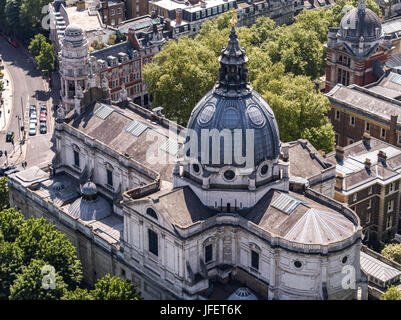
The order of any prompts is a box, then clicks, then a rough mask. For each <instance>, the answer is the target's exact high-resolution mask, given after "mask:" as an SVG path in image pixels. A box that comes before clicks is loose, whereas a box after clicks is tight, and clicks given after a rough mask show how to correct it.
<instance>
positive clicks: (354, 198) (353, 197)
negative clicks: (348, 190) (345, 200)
mask: <svg viewBox="0 0 401 320" xmlns="http://www.w3.org/2000/svg"><path fill="white" fill-rule="evenodd" d="M357 199H358V198H357V194H356V193H354V194H353V195H352V201H353V202H355V201H356V200H357Z"/></svg>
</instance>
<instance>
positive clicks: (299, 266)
mask: <svg viewBox="0 0 401 320" xmlns="http://www.w3.org/2000/svg"><path fill="white" fill-rule="evenodd" d="M294 266H295V268H298V269H299V268H301V267H302V263H301V261H298V260H297V261H295V262H294Z"/></svg>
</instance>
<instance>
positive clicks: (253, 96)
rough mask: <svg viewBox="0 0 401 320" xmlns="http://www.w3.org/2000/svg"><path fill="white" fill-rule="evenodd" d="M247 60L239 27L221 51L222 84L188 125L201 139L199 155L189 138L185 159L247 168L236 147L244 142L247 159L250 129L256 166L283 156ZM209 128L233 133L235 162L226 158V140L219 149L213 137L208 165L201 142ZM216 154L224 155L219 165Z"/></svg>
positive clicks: (273, 121) (270, 114) (275, 128)
mask: <svg viewBox="0 0 401 320" xmlns="http://www.w3.org/2000/svg"><path fill="white" fill-rule="evenodd" d="M247 61H248V58H247V57H246V55H245V49H244V48H242V47H240V46H239V43H238V38H237V35H236V33H235V28H234V27H232V29H231V33H230V39H229V41H228V45H227V47H225V48H223V49H222V50H221V55H220V58H219V62H220V70H219V81H218V82H217V84H216V85H215V87H214V88H213V89H212V90H211V91H210V92H208V93H207V94H206V95H205V96H204V97H203V98H202V99H201V100H200V101H199V102H198V104H197V105H196V106H195V108H194V109H193V111H192V113H191V116H190V119H189V122H188V126H187V127H188V129H191V130H192V133H196V137H197V140H198V143H197V147H198V152H197V155H196V156H194V154H196V152H192V153H191V147H193V144H192V143H191V136H190V134H188V135H187V138H186V142H187V143H189V148H188V150H187V152H186V154H185V156H186V157H191V158H192V159H191V161H196V162H199V163H202V164H206V165H208V166H212V167H222V166H225V165H235V166H237V167H242V166H245V163H236V161H235V160H236V159H235V157H234V153H235V151H236V150H234V146H238V145H240V143H242V156H245V152H246V146H247V141H246V139H247V137H246V136H247V130H252V131H253V133H254V144H253V147H254V163H253V165H254V166H257V165H258V164H260V163H261V162H263V161H265V160H274V159H277V158H278V157H279V154H280V137H279V132H278V126H277V122H276V119H275V116H274V113H273V111H272V109H271V108H270V106H269V104H268V103H267V102H266V101H265V100H264V99H263V98H262V97H261V96H260V95H259V94H258V93H257V92H256V91H255V90H253V88H252V86H251V85H250V84H249V83H248V70H247V69H246V67H245V65H246V62H247ZM205 129H206V130H209V132H211V130H215V129H216V130H217V131H218V132H219V133H222V131H223V130H230V132H231V150H230V152H231V157H229V159H231V160H232V162H231V163H230V162H227V159H224V147H225V142H224V143H223V139H221V140H222V141H221V143H220V146H218V145H217V144H216V143H214V142H213V138H212V137H209V161H206V162H205V161H204V159H202V148H201V145H202V144H201V140H202V139H203V138H202V131H203V130H205ZM191 130H188V132H191ZM236 130H241V134H240V135H238V136H236V135H235V131H236ZM203 132H206V131H203ZM213 152H215V153H217V154H219V155H220V158H219V161H218V162H215V161H212V155H213ZM193 157H195V158H196V159H193Z"/></svg>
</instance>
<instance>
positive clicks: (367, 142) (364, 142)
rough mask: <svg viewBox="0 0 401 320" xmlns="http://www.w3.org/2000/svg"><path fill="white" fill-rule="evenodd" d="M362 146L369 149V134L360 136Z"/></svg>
mask: <svg viewBox="0 0 401 320" xmlns="http://www.w3.org/2000/svg"><path fill="white" fill-rule="evenodd" d="M362 141H363V144H364V145H365V147H366V148H367V149H370V134H369V133H367V132H365V133H364V134H363V136H362Z"/></svg>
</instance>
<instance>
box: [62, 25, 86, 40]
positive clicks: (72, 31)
mask: <svg viewBox="0 0 401 320" xmlns="http://www.w3.org/2000/svg"><path fill="white" fill-rule="evenodd" d="M64 32H65V35H66V36H70V37H77V36H82V34H83V30H82V28H81V27H80V26H79V25H77V24H70V25H68V27H67V28H65V31H64Z"/></svg>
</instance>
